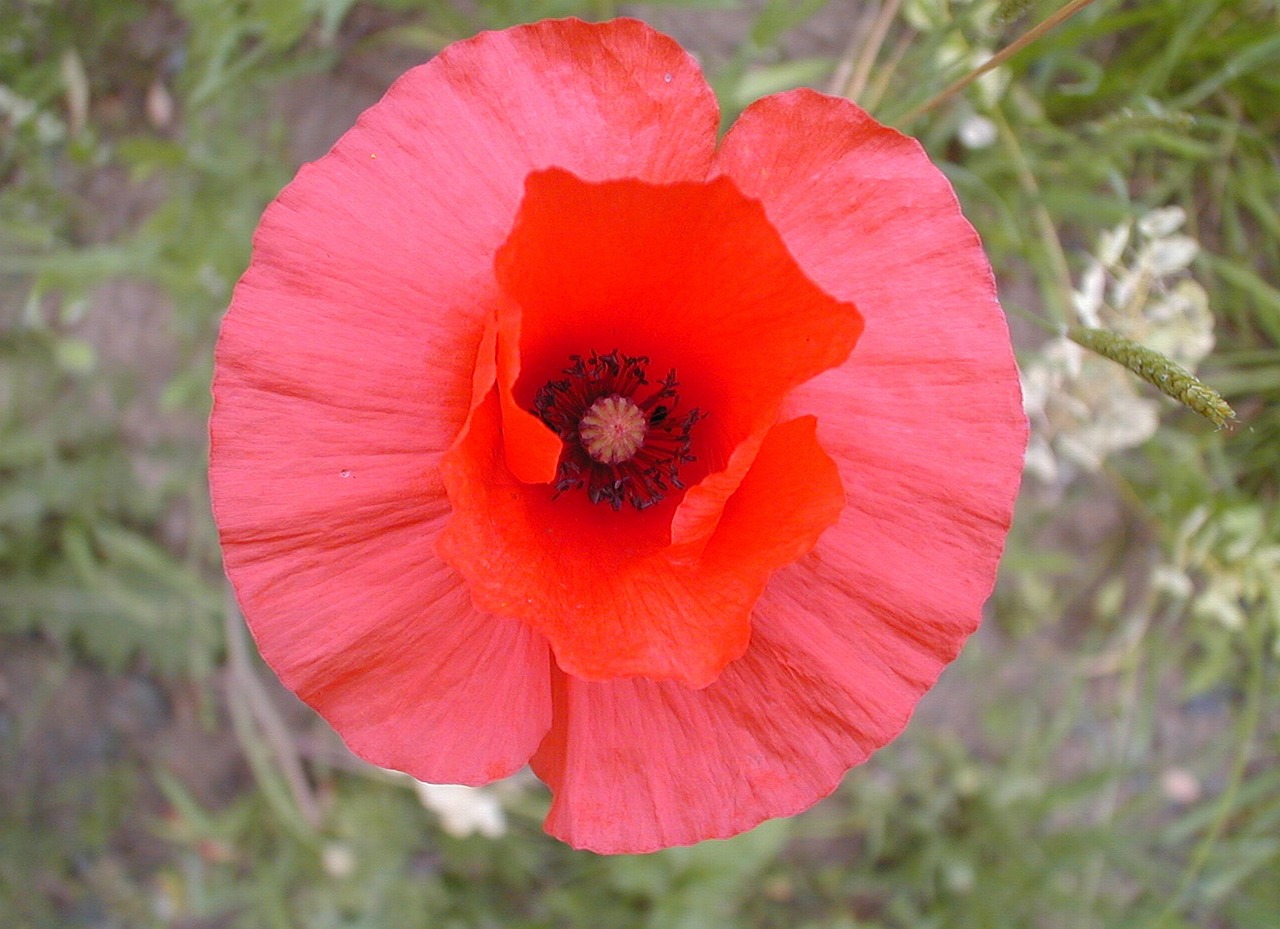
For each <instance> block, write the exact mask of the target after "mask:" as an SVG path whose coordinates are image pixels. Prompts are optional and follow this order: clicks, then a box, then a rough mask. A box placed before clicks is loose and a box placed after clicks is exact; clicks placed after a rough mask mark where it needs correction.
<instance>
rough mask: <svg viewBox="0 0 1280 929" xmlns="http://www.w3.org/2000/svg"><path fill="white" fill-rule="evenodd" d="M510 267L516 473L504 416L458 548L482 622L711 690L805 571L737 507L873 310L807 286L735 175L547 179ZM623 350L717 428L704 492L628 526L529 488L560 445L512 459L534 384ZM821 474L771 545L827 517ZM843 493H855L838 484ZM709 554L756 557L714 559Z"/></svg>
mask: <svg viewBox="0 0 1280 929" xmlns="http://www.w3.org/2000/svg"><path fill="white" fill-rule="evenodd" d="M498 273H499V278H500V280H501V282H502V284H503V287H504V289H505V291H506V292H507V294H508V295H509V296H510V298H511V301H510V302H509V303H506V304H504V305H503V307H502V308H501V310H500V312H499V323H498V369H499V375H498V383H499V387H500V388H501V390H502V393H503V395H504V398H505V400H506V402H505V403H504V404H503V432H504V434H505V437H506V438H507V440H508V443H507V446H506V459H505V464H506V467H503V466H502V465H503V462H502V461H501V460H499V459H498V458H496V457H495V454H494V449H493V448H491V447H490V445H489V444H488V443H490V442H497V441H498V439H497V435H496V431H497V424H496V422H493V423H485V424H484V427H485V428H486V429H490V430H492V433H493V434H485V435H483V436H480V435H477V436H474V437H473V436H468V438H467V439H466V440H465V441H464V442H463V443H461V444H460V445H459V447H458V449H457V453H456V456H455V455H454V454H453V453H451V455H450V460H449V461H447V462H446V479H447V482H448V486H449V491H450V499H451V502H452V503H453V505H454V518H453V520H452V522H451V523H450V526H449V529H448V530H447V532H446V535H445V536H444V537H443V539H442V541H441V552H442V553H443V554H444V555H445V557H447V558H448V560H449V561H450V563H451V564H453V565H454V566H455V567H456V568H457V569H458V570H459V571H460V572H461V573H462V574H463V575H464V576H466V577H467V579H468V581H469V582H470V584H471V588H472V593H473V596H474V597H475V600H476V603H477V605H478V606H480V608H481V609H485V610H488V611H490V612H494V613H498V614H501V615H506V616H515V617H519V618H521V619H524V620H525V621H527V622H529V623H531V624H532V625H533V627H534V628H535V629H537V630H538V631H539V632H541V633H542V634H544V635H546V636H547V637H548V638H549V640H550V641H551V643H552V648H553V649H554V650H555V653H556V657H557V660H558V661H559V662H560V665H561V667H563V668H565V669H566V670H568V671H570V672H571V673H573V674H577V675H579V676H582V677H585V678H589V679H596V680H600V679H608V678H613V677H619V676H633V675H644V676H648V677H653V678H660V679H661V678H679V679H681V680H684V681H686V682H688V683H690V684H692V685H694V686H703V685H705V684H707V683H708V682H710V681H711V680H713V679H714V678H715V676H716V675H717V674H718V673H719V671H720V669H721V668H722V667H723V666H724V664H725V663H726V662H727V661H729V660H731V659H733V658H735V657H737V656H738V655H740V654H741V653H742V650H743V649H744V648H745V646H746V639H747V635H748V631H749V613H750V609H751V605H752V603H753V602H754V600H755V598H756V597H757V596H758V595H759V592H760V589H761V587H762V585H763V583H764V581H765V578H767V576H768V574H769V572H771V571H772V570H774V569H775V568H777V567H778V566H779V565H781V564H785V563H786V562H787V561H790V560H792V559H794V558H795V557H796V555H795V554H790V555H786V556H783V555H780V554H779V552H781V551H782V550H783V548H785V546H783V547H779V546H777V545H774V544H773V543H772V542H769V543H768V544H766V543H764V542H763V541H762V540H761V539H759V538H755V539H752V540H750V541H742V540H737V539H734V538H731V537H730V536H731V535H732V533H733V532H734V531H735V530H732V529H730V528H728V527H726V526H724V525H721V513H722V511H723V510H724V509H725V501H726V500H728V499H729V498H730V495H731V494H733V492H734V491H735V490H736V489H737V488H738V486H739V483H740V482H741V481H742V478H743V475H744V474H745V473H746V472H747V469H748V468H749V467H750V466H751V464H752V461H753V460H755V457H756V451H757V449H758V448H759V445H760V443H761V441H763V440H764V437H765V435H766V433H767V432H768V430H769V428H770V426H771V425H772V424H773V423H774V422H775V421H776V419H777V415H778V409H779V406H780V404H781V402H782V400H783V398H784V397H785V395H786V393H787V391H789V390H790V389H792V388H793V387H795V386H796V385H797V384H799V383H801V382H802V381H804V380H806V379H808V378H810V377H812V376H813V375H814V374H816V373H817V372H818V371H821V370H822V369H824V368H826V367H829V366H830V365H832V364H837V363H839V362H840V361H841V360H843V359H844V358H845V357H846V356H847V355H848V353H849V350H850V347H851V346H852V344H853V342H854V340H855V339H856V337H857V333H858V330H859V328H860V321H859V319H858V317H857V314H856V313H855V312H854V311H853V309H852V307H850V306H848V305H845V304H840V303H838V302H836V301H834V300H831V299H830V298H829V297H827V296H826V295H825V294H823V293H821V292H820V291H818V290H817V289H816V288H814V287H813V285H812V284H811V283H810V282H809V281H808V280H807V279H806V278H805V277H804V276H803V275H802V274H800V273H799V271H798V269H797V268H796V266H795V263H794V261H792V259H791V258H790V256H789V255H788V254H787V253H786V250H785V249H784V248H783V247H782V244H781V242H780V241H779V240H778V238H777V236H776V235H775V234H774V232H773V230H772V229H771V228H770V227H769V225H768V223H767V222H765V221H764V219H763V216H762V215H761V211H760V208H759V206H758V204H755V203H753V202H752V201H749V200H746V199H744V198H743V197H742V196H741V195H740V194H739V193H738V192H737V190H736V189H735V188H734V187H733V185H732V184H730V183H728V182H727V181H722V182H718V183H712V184H707V185H695V184H684V185H663V186H655V185H648V184H644V183H641V182H637V181H615V182H609V183H603V184H588V183H584V182H583V181H581V180H579V179H577V178H575V177H573V176H572V175H570V174H568V173H567V172H562V171H548V172H543V173H539V174H535V175H533V176H531V177H530V179H529V183H528V195H527V197H526V200H525V204H524V206H523V208H522V210H521V213H520V218H519V219H518V221H517V224H516V228H515V230H514V232H513V233H512V235H511V238H510V239H509V240H508V242H507V243H506V244H505V245H504V246H503V248H502V249H501V250H500V252H499V255H498ZM515 343H518V344H519V348H520V351H519V354H518V356H517V355H516V353H515V352H513V351H511V349H510V346H511V345H512V344H515ZM614 348H618V349H621V350H622V351H623V352H625V353H628V354H638V355H641V354H642V355H648V356H649V357H651V358H652V359H653V364H652V367H651V373H652V374H653V375H654V378H655V379H656V378H658V377H661V376H662V374H663V373H665V372H666V371H667V370H668V369H669V368H674V369H675V370H676V372H677V375H678V377H679V379H680V381H681V387H680V396H681V404H682V405H681V409H683V410H688V409H690V408H693V407H698V408H700V409H701V410H702V411H703V412H704V413H706V414H707V419H706V420H705V421H704V422H701V423H699V424H698V425H697V426H696V429H697V430H698V432H697V433H695V439H696V441H695V445H694V449H695V452H696V453H697V455H698V456H699V459H700V461H699V463H698V467H696V468H689V469H688V473H683V474H682V477H684V478H685V479H687V480H688V479H694V480H696V479H699V478H701V483H700V484H699V485H698V486H696V487H694V488H693V489H692V490H690V491H689V493H688V494H686V495H685V496H684V503H683V504H681V505H680V506H679V508H678V509H676V506H675V504H676V503H677V502H678V500H677V499H676V497H674V496H673V497H671V498H669V499H668V501H666V502H664V504H662V505H660V506H658V507H654V508H653V509H652V510H648V511H646V512H644V513H637V512H633V511H631V510H629V509H628V510H624V511H623V512H620V513H615V512H613V511H612V510H609V509H608V507H604V506H592V505H590V504H588V503H587V502H586V500H585V496H584V495H583V494H582V493H580V492H569V493H565V494H564V495H563V496H561V497H559V498H558V499H555V498H554V495H553V493H552V491H551V489H550V488H548V487H546V486H543V485H534V486H525V485H522V484H520V483H519V481H517V480H516V479H515V478H521V479H527V478H528V476H529V474H531V473H539V471H542V472H545V470H546V467H547V466H548V465H550V466H552V467H553V466H554V464H555V461H556V458H557V457H558V452H559V447H558V446H559V443H558V441H557V442H556V444H555V446H554V447H551V448H550V449H549V452H550V454H547V455H545V457H544V458H543V460H542V461H541V462H540V463H538V462H537V461H536V458H537V456H535V455H533V454H530V453H528V450H527V449H519V452H520V455H521V457H520V458H519V459H518V463H517V461H513V455H512V448H511V442H510V439H511V431H512V430H511V428H510V427H511V425H512V424H513V423H518V424H522V425H523V424H524V423H526V422H528V421H530V420H532V419H533V417H532V416H531V414H529V413H527V412H525V411H526V410H529V409H531V408H532V407H533V395H534V392H535V391H536V390H537V388H538V387H540V386H542V384H544V383H546V382H547V381H548V380H550V379H552V378H555V377H558V376H560V369H562V368H563V367H564V366H565V364H566V363H567V362H568V359H569V356H570V355H573V354H581V355H585V354H589V353H590V352H591V351H592V350H600V351H609V350H612V349H614ZM516 364H519V365H520V368H519V371H520V375H519V379H518V381H517V378H516V376H515V374H514V373H513V371H512V368H513V366H514V365H516ZM535 422H536V421H535ZM543 428H544V431H547V430H545V427H543ZM548 432H549V431H548ZM455 457H457V459H458V460H456V461H455V460H452V459H454V458H455ZM464 458H465V459H467V460H462V459H464ZM823 460H826V459H825V456H824V459H823ZM808 468H809V466H808V465H807V464H806V463H805V459H804V458H803V457H802V456H801V457H799V458H797V463H796V464H795V465H794V467H793V469H792V471H791V472H790V474H789V475H788V478H789V479H791V480H793V481H794V485H793V486H794V487H795V488H797V489H798V493H799V494H800V496H804V495H805V494H806V493H807V494H808V495H809V496H810V497H811V498H812V500H807V501H805V503H804V505H799V506H796V507H794V508H792V509H790V510H789V511H778V512H777V516H776V520H775V523H774V525H773V526H771V527H770V528H771V530H772V531H771V532H770V533H768V535H769V536H770V538H771V537H772V536H773V535H775V534H778V533H782V534H784V535H788V537H790V538H792V539H794V540H799V539H804V538H808V536H809V534H810V529H811V525H810V523H809V521H808V519H809V517H808V516H807V515H806V514H807V513H809V511H810V509H811V508H812V507H813V506H816V507H825V506H826V504H827V496H826V494H827V493H828V490H827V489H826V485H824V484H823V483H822V482H821V481H816V480H815V481H806V480H805V477H806V475H807V474H808ZM508 469H509V470H508ZM708 469H712V473H711V474H710V475H707V473H706V472H707V470H708ZM513 475H514V478H513ZM831 493H832V494H834V497H835V499H836V500H837V501H839V500H842V499H843V494H842V491H841V490H840V488H839V486H838V483H837V484H836V485H835V489H834V491H831ZM810 504H812V506H811V505H810ZM837 506H838V504H837ZM673 511H674V512H673ZM673 516H674V522H673ZM823 525H826V524H825V523H824V524H823ZM717 526H719V528H718V529H717ZM713 533H714V536H713ZM752 534H755V530H754V529H753V530H752ZM722 535H724V536H725V537H724V538H721V536H722ZM708 540H710V544H711V545H713V546H715V547H716V548H717V550H718V551H727V550H729V549H730V548H732V549H733V550H735V551H736V552H738V554H739V556H740V557H738V558H736V559H724V558H721V559H718V560H717V559H713V558H710V557H709V556H708V558H704V559H703V561H702V562H701V563H700V562H699V561H698V558H699V556H700V555H702V553H703V550H704V548H706V547H707V546H708ZM673 543H674V544H673ZM807 544H812V542H811V541H810V542H809V543H807ZM804 547H807V545H806V546H804ZM713 561H714V562H715V563H714V564H712V562H713Z"/></svg>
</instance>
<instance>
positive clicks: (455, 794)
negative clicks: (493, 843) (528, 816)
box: [413, 780, 507, 839]
mask: <svg viewBox="0 0 1280 929" xmlns="http://www.w3.org/2000/svg"><path fill="white" fill-rule="evenodd" d="M413 786H414V790H416V791H417V793H418V799H419V800H420V801H421V802H422V805H423V806H425V807H426V808H427V809H429V810H431V811H432V812H433V813H435V814H436V815H437V816H439V817H440V826H441V828H443V829H444V831H445V832H447V833H449V835H452V836H456V837H458V838H465V837H467V836H469V835H474V834H476V833H479V834H480V835H482V836H484V837H486V838H489V839H496V838H499V837H500V836H502V835H504V834H505V833H506V831H507V816H506V813H505V812H504V810H503V809H502V804H501V803H500V802H499V800H498V797H497V796H496V795H495V794H494V793H493V792H492V791H490V790H488V789H486V788H484V787H466V786H463V785H462V784H428V783H425V782H424V781H418V780H415V781H414V782H413Z"/></svg>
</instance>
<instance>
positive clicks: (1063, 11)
mask: <svg viewBox="0 0 1280 929" xmlns="http://www.w3.org/2000/svg"><path fill="white" fill-rule="evenodd" d="M1092 2H1093V0H1071V2H1070V3H1065V4H1063V5H1062V6H1061V7H1060V8H1059V9H1058V10H1057V11H1055V12H1054V13H1052V14H1050V15H1049V16H1048V17H1047V18H1045V19H1044V20H1043V21H1041V22H1039V23H1036V25H1034V26H1032V27H1031V28H1030V29H1028V30H1027V31H1026V32H1024V33H1023V34H1022V35H1020V36H1018V38H1016V39H1014V40H1013V41H1012V42H1010V43H1009V44H1008V45H1006V46H1005V47H1004V48H1002V49H1000V51H998V52H996V53H995V54H994V55H992V56H991V57H990V58H988V59H987V60H986V61H984V62H983V63H982V64H980V65H978V67H976V68H974V69H973V70H972V71H970V72H969V73H968V74H966V75H964V76H963V77H961V78H958V79H956V80H955V81H952V82H951V83H950V84H948V85H947V86H946V87H944V88H942V90H940V91H938V92H937V93H936V94H934V95H933V96H932V97H930V98H929V99H928V100H926V101H925V102H924V103H922V104H920V105H919V106H917V107H916V108H915V109H913V110H911V112H909V113H907V115H906V116H904V117H902V118H901V119H900V120H898V122H899V124H900V125H903V126H906V125H908V124H910V123H911V122H912V121H914V120H915V119H917V118H918V117H920V116H923V115H924V114H925V113H927V112H929V111H930V110H932V109H933V108H934V107H936V106H937V105H938V104H940V103H943V102H944V101H946V100H949V99H950V98H951V97H953V96H955V95H956V94H958V93H959V92H960V91H962V90H964V89H965V88H966V87H968V86H969V85H970V84H972V83H973V82H974V81H976V80H977V79H978V78H980V77H982V75H984V74H986V73H987V72H988V71H991V70H993V69H995V68H998V67H1000V65H1002V64H1004V63H1005V62H1006V61H1008V60H1009V59H1010V58H1012V57H1013V56H1014V55H1016V54H1018V52H1020V51H1022V50H1023V49H1024V48H1026V47H1027V46H1028V45H1030V44H1031V43H1032V42H1034V41H1035V40H1036V39H1038V38H1040V37H1041V36H1042V35H1044V34H1045V33H1046V32H1048V31H1049V30H1050V29H1052V28H1053V27H1054V26H1057V25H1059V24H1060V23H1064V22H1066V21H1067V20H1068V19H1070V18H1071V17H1072V16H1075V15H1076V14H1077V13H1079V12H1080V11H1081V10H1083V9H1084V8H1085V7H1087V6H1088V5H1089V4H1090V3H1092Z"/></svg>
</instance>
